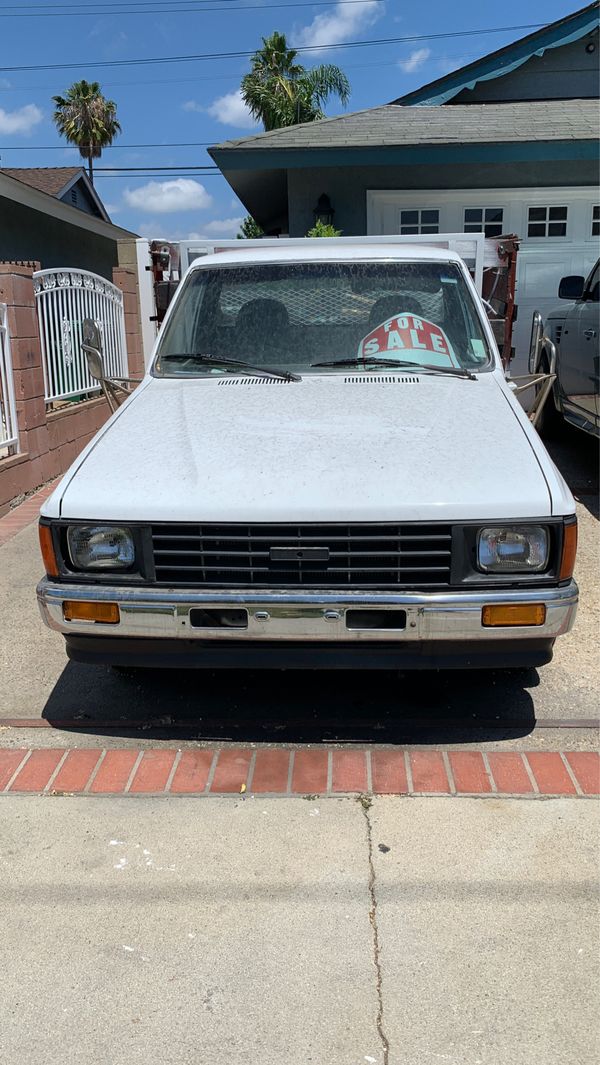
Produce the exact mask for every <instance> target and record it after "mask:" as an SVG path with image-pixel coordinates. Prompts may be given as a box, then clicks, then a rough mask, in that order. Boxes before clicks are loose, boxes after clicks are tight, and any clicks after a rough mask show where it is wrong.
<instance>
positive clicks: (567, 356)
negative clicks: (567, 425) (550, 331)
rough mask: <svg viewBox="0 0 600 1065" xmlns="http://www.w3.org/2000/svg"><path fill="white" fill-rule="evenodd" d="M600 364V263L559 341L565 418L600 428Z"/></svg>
mask: <svg viewBox="0 0 600 1065" xmlns="http://www.w3.org/2000/svg"><path fill="white" fill-rule="evenodd" d="M599 360H600V261H599V262H598V263H596V266H595V267H594V269H593V270H592V273H591V274H590V276H589V278H588V279H587V281H586V284H585V288H584V291H583V296H582V297H581V299H580V300H578V302H577V303H576V304H575V306H574V307H573V309H572V310H571V311H570V312H569V314H568V315H567V319H566V321H565V325H564V328H563V331H562V336H561V338H560V351H559V356H558V361H559V381H560V390H561V393H562V397H563V403H564V406H565V414H566V415H567V417H568V416H569V414H571V415H574V416H575V417H577V418H584V419H586V420H588V421H591V423H592V425H596V426H597V425H598V422H599V418H600V399H599V396H598V381H599Z"/></svg>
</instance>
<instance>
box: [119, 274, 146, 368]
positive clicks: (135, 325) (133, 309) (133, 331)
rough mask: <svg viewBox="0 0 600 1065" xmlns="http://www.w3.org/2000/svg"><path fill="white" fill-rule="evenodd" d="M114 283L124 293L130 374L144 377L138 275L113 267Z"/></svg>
mask: <svg viewBox="0 0 600 1065" xmlns="http://www.w3.org/2000/svg"><path fill="white" fill-rule="evenodd" d="M113 282H114V284H115V285H116V286H117V288H120V289H121V292H122V293H123V309H124V312H125V338H126V341H127V358H128V362H129V374H130V375H131V377H143V375H144V372H145V368H144V353H143V349H142V330H141V325H140V302H139V296H138V283H137V275H136V273H135V271H134V270H130V269H129V268H128V267H126V266H115V267H113Z"/></svg>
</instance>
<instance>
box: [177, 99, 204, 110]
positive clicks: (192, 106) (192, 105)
mask: <svg viewBox="0 0 600 1065" xmlns="http://www.w3.org/2000/svg"><path fill="white" fill-rule="evenodd" d="M181 109H182V111H200V112H202V111H204V108H203V107H201V106H200V104H199V103H197V102H196V100H186V101H185V103H183V104H182V105H181Z"/></svg>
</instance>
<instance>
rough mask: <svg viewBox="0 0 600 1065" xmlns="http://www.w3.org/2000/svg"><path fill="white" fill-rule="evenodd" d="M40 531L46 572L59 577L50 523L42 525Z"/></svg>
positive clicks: (50, 575)
mask: <svg viewBox="0 0 600 1065" xmlns="http://www.w3.org/2000/svg"><path fill="white" fill-rule="evenodd" d="M39 533H40V550H41V552H42V559H43V562H44V567H45V570H46V573H47V574H48V576H49V577H58V562H57V561H56V554H55V552H54V541H53V540H52V529H51V528H50V526H49V525H40V527H39Z"/></svg>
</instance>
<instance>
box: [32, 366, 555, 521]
mask: <svg viewBox="0 0 600 1065" xmlns="http://www.w3.org/2000/svg"><path fill="white" fill-rule="evenodd" d="M354 376H355V377H356V376H358V379H359V381H360V377H361V375H354ZM235 380H240V381H241V380H243V378H238V379H235ZM157 425H160V426H161V431H160V432H156V431H154V429H153V427H156V426H157ZM63 485H64V487H63V489H62V491H63V493H64V495H63V496H62V501H61V504H60V509H61V514H62V517H67V518H89V517H90V515H93V516H94V518H96V519H107V520H114V519H117V518H118V519H119V520H121V521H125V520H137V521H164V520H168V521H171V522H173V521H199V520H200V521H207V522H210V521H215V522H226V521H227V522H228V521H231V522H236V521H244V522H248V521H253V522H260V521H264V522H272V521H365V522H369V521H400V520H406V521H420V520H458V519H461V518H467V519H468V518H477V519H484V520H486V519H497V518H503V517H511V518H515V517H522V518H526V517H539V516H542V515H544V514H550V513H556V514H561V513H572V512H573V511H574V506H575V505H574V502H573V500H572V497H571V495H570V493H569V491H568V489H567V488H566V486H565V484H564V482H563V481H562V478H560V475H559V474H558V473H557V471H556V470H555V468H554V466H553V464H552V463H551V461H550V459H549V457H548V456H547V453H546V451H545V449H544V447H543V445H542V444H541V441H540V440H539V437H538V436H537V434H536V432H535V430H534V429H533V428H531V426H530V423H529V422H528V420H527V418H526V416H525V415H524V413H523V412H522V411H521V409H520V407H519V405H518V403H517V402H516V400H514V398H513V397H512V396H510V394H509V392H508V389H507V388H506V386H505V384H504V380H503V378H502V374H501V373H500V371H495V372H493V373H482V374H480V375H479V376H478V377H477V380H476V381H469V380H464V379H462V378H455V377H441V376H427V375H420V380H419V384H393V383H382V384H377V385H375V384H361V383H357V384H345V383H344V375H342V374H339V373H336V374H331V375H329V374H327V375H323V376H318V377H317V376H314V377H310V376H307V377H305V378H304V379H303V380H302V381H301V382H297V383H292V384H282V385H273V386H270V387H269V386H265V385H246V386H245V387H241V386H240V387H236V386H235V385H234V386H233V387H232V386H231V385H229V387H226V388H224V387H221V386H220V385H219V384H218V380H217V379H215V378H211V379H210V380H209V379H206V378H204V379H194V380H174V379H163V380H158V379H154V380H152V381H151V382H150V384H149V386H148V387H146V388H145V389H144V390H143V392H141V394H139V395H138V399H137V401H136V403H133V404H132V405H131V406H129V408H128V409H127V411H126V412H125V413H124V415H123V416H122V417H121V418H119V419H118V420H116V421H114V422H113V423H112V426H111V428H110V430H109V431H108V432H106V433H104V434H103V435H101V436H100V437H99V438H97V443H96V446H95V447H94V448H93V450H92V451H91V452H90V453H89V454H88V457H87V458H86V460H85V462H84V463H83V465H82V466H81V468H80V470H79V472H78V473H77V474H76V476H75V477H74V478H73V479H72V480H71V482H70V484H69V483H68V477H66V478H65V480H64V482H63ZM149 485H151V486H152V491H149V490H148V488H149ZM49 509H50V508H49ZM43 513H46V511H45V510H43Z"/></svg>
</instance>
